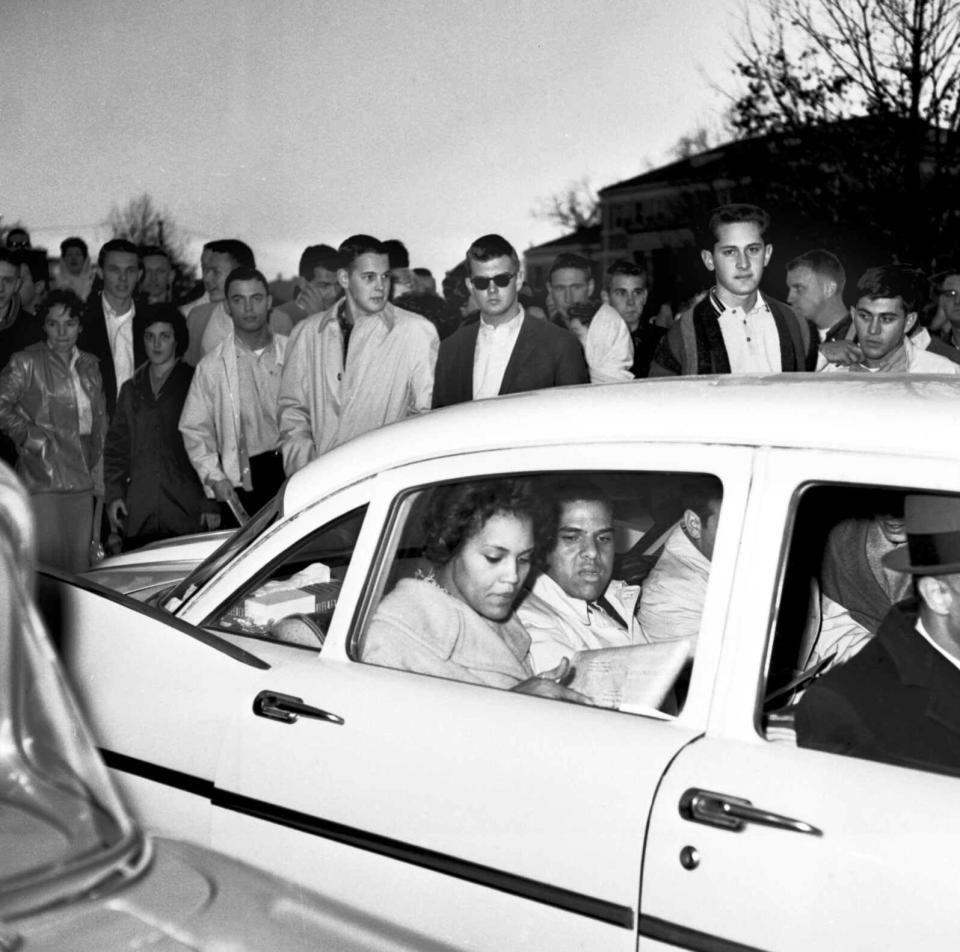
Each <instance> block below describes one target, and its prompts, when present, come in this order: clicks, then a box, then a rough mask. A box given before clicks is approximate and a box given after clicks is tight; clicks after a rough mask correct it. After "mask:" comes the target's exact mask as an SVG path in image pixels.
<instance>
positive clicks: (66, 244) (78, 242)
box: [60, 235, 90, 258]
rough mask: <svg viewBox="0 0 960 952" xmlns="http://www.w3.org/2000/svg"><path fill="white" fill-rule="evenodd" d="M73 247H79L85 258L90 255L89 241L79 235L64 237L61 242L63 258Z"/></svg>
mask: <svg viewBox="0 0 960 952" xmlns="http://www.w3.org/2000/svg"><path fill="white" fill-rule="evenodd" d="M71 248H79V249H80V250H81V251H82V252H83V256H84V258H89V257H90V249H89V248H87V243H86V242H85V241H84V240H83V239H82V238H80V237H78V236H77V235H72V236H71V237H69V238H64V239H63V241H61V242H60V257H61V258H62V257H63V256H64V255H65V254H66V253H67V252H68V251H69V250H70V249H71Z"/></svg>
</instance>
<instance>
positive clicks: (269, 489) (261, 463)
mask: <svg viewBox="0 0 960 952" xmlns="http://www.w3.org/2000/svg"><path fill="white" fill-rule="evenodd" d="M285 478H286V477H285V476H284V472H283V457H282V456H281V455H280V451H279V450H274V451H273V452H272V453H260V454H259V455H257V456H251V457H250V482H251V483H253V489H251V490H250V491H249V492H248V491H247V490H246V489H244V488H243V487H242V486H238V487H236V491H237V497H238V498H239V500H240V502H241V503H242V504H243V508H244V509H246V510H247V514H248V515H251V516H252V515H253V514H254V513H255V512H257V511H258V510H260V509H262V508H263V507H264V506H265V505H266V504H267V503H268V502H270V500H271V499H273V497H274V496H275V495H276V494H277V491H278V490H279V489H280V487H281V486H282V485H283V481H284V479H285ZM220 510H221V513H222V519H221V522H220V525H221V526H223V527H224V528H229V527H230V526H236V525H237V520H236V519H234V518H233V513H232V512H231V511H230V507H229V506H226V505H224V504H223V503H221V504H220Z"/></svg>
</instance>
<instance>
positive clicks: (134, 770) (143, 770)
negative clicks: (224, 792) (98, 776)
mask: <svg viewBox="0 0 960 952" xmlns="http://www.w3.org/2000/svg"><path fill="white" fill-rule="evenodd" d="M100 756H101V757H103V761H104V763H105V764H106V765H107V766H108V767H110V768H112V769H113V770H122V771H123V772H124V773H128V774H133V775H134V776H135V777H143V778H144V780H153V781H155V782H156V783H162V784H163V785H164V786H167V787H175V788H176V789H177V790H183V791H184V792H186V793H193V794H196V795H197V796H198V797H206V798H207V799H208V800H209V799H211V798H212V797H213V791H214V785H213V781H212V780H204V779H203V778H202V777H194V776H193V775H192V774H188V773H183V771H181V770H173V769H172V768H170V767H161V766H159V765H158V764H153V763H150V762H149V761H147V760H138V759H137V758H136V757H128V756H127V755H126V754H118V753H117V752H116V751H113V750H106V749H105V748H103V747H101V748H100Z"/></svg>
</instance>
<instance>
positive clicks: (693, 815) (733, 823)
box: [680, 787, 823, 836]
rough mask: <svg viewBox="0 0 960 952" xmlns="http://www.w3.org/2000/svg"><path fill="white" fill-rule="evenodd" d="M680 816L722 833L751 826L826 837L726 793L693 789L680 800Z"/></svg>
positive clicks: (811, 827) (798, 822)
mask: <svg viewBox="0 0 960 952" xmlns="http://www.w3.org/2000/svg"><path fill="white" fill-rule="evenodd" d="M680 816H682V817H683V818H684V819H685V820H690V821H691V822H693V823H705V824H707V825H708V826H717V827H719V828H720V829H722V830H733V831H734V832H739V831H740V830H742V829H743V827H744V826H745V825H746V824H747V823H756V824H758V825H759V826H772V827H774V829H778V830H789V831H790V832H791V833H808V834H809V835H810V836H823V830H819V829H817V827H815V826H811V825H810V824H809V823H804V822H803V820H795V819H793V817H789V816H783V815H781V814H779V813H770V812H769V811H767V810H760V809H759V808H757V807H755V806H753V804H752V803H751V802H750V801H749V800H742V799H741V798H740V797H731V796H728V795H727V794H725V793H712V792H711V791H710V790H698V789H697V788H696V787H691V788H690V789H689V790H687V791H686V792H685V793H684V794H683V796H682V797H681V798H680Z"/></svg>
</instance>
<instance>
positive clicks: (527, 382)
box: [433, 314, 590, 408]
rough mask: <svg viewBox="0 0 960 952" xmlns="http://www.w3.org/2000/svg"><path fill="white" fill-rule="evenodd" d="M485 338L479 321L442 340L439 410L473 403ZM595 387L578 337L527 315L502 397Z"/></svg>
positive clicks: (435, 401)
mask: <svg viewBox="0 0 960 952" xmlns="http://www.w3.org/2000/svg"><path fill="white" fill-rule="evenodd" d="M479 333H480V322H479V321H476V322H474V323H473V324H468V325H466V326H465V327H461V328H460V329H459V330H457V331H456V332H455V333H453V334H451V335H450V336H449V337H447V338H446V339H445V340H442V341H440V353H439V356H438V357H437V367H436V372H435V374H434V382H433V406H434V408H437V407H448V406H450V405H451V404H454V403H466V402H467V401H468V400H472V399H473V355H474V351H475V350H476V347H477V336H478V334H479ZM589 382H590V374H589V371H588V370H587V362H586V360H585V359H584V356H583V350H582V349H581V348H580V343H579V341H578V340H577V339H576V337H574V336H573V334H571V333H570V331H568V330H566V329H564V328H562V327H557V326H556V325H554V324H551V323H549V322H548V321H544V320H541V319H539V318H536V317H530V316H529V315H528V314H524V316H523V323H522V324H521V325H520V333H519V334H517V342H516V344H514V346H513V353H512V354H511V355H510V360H509V362H508V363H507V369H506V370H505V371H504V374H503V383H502V384H501V385H500V393H501V394H504V393H522V392H523V391H524V390H541V389H543V388H545V387H564V386H566V385H567V384H574V383H589Z"/></svg>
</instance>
